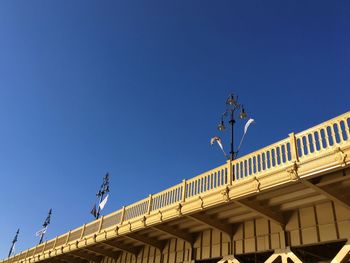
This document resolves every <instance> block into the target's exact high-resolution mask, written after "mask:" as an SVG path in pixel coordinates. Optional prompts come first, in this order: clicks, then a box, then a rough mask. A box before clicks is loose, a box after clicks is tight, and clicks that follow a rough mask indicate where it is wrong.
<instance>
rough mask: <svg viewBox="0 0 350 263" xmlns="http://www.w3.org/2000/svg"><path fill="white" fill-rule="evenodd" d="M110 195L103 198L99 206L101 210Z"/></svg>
mask: <svg viewBox="0 0 350 263" xmlns="http://www.w3.org/2000/svg"><path fill="white" fill-rule="evenodd" d="M108 196H109V195H106V197H105V198H104V199H103V200H102V202H101V203H100V204H99V207H100V209H101V210H102V209H103V208H104V207H105V205H106V203H107V201H108Z"/></svg>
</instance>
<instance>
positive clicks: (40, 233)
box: [35, 227, 47, 237]
mask: <svg viewBox="0 0 350 263" xmlns="http://www.w3.org/2000/svg"><path fill="white" fill-rule="evenodd" d="M46 230H47V227H44V228H43V229H40V230H39V231H38V232H36V233H35V236H37V237H39V236H42V235H43V234H45V233H46Z"/></svg>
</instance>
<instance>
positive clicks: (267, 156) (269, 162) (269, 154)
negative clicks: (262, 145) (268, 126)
mask: <svg viewBox="0 0 350 263" xmlns="http://www.w3.org/2000/svg"><path fill="white" fill-rule="evenodd" d="M266 160H267V168H268V169H270V168H271V153H270V151H269V150H267V151H266Z"/></svg>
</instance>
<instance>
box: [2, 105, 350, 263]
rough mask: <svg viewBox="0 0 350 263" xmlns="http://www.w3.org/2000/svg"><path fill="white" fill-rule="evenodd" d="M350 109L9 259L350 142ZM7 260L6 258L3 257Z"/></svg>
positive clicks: (37, 252) (21, 258)
mask: <svg viewBox="0 0 350 263" xmlns="http://www.w3.org/2000/svg"><path fill="white" fill-rule="evenodd" d="M349 126H350V112H347V113H345V114H343V115H340V116H338V117H336V118H334V119H331V120H329V121H326V122H324V123H322V124H320V125H317V126H315V127H313V128H310V129H308V130H305V131H303V132H300V133H297V134H294V133H291V134H290V135H289V137H288V138H286V139H284V140H281V141H279V142H277V143H274V144H272V145H269V146H267V147H265V148H262V149H260V150H258V151H255V152H253V153H250V154H248V155H246V156H243V157H241V158H238V159H236V160H234V161H233V162H227V163H226V164H223V165H221V166H219V167H217V168H215V169H213V170H210V171H207V172H205V173H203V174H200V175H198V176H196V177H194V178H191V179H189V180H183V182H182V183H180V184H177V185H175V186H173V187H171V188H169V189H166V190H164V191H162V192H159V193H157V194H153V195H150V196H149V197H148V198H145V199H143V200H141V201H139V202H137V203H134V204H131V205H129V206H126V207H123V208H122V209H121V210H118V211H116V212H114V213H112V214H109V215H107V216H104V217H102V218H100V219H98V220H95V221H93V222H91V223H89V224H86V225H84V226H83V227H80V228H77V229H75V230H72V231H70V232H69V233H66V234H64V235H61V236H58V237H56V238H55V239H52V240H49V241H47V242H46V243H44V244H41V245H38V246H37V247H35V248H31V249H28V250H26V251H23V252H21V253H20V254H17V255H15V256H13V257H11V258H10V260H11V263H12V262H15V261H19V260H24V259H26V258H29V257H31V256H34V255H37V254H40V253H42V252H46V251H50V250H52V249H55V248H57V247H60V246H62V245H65V244H67V243H70V242H74V241H77V240H79V239H82V238H85V237H89V236H91V235H93V234H96V233H98V232H100V231H101V230H104V229H107V228H110V227H112V226H116V225H120V224H123V222H124V221H126V220H132V219H134V218H137V217H140V216H144V215H147V214H150V213H151V212H152V211H155V210H159V209H163V208H165V207H168V206H171V205H174V204H178V203H181V202H185V201H186V199H189V198H192V197H195V196H198V195H200V194H202V193H205V192H207V191H211V190H213V189H217V188H220V187H224V186H226V185H227V184H232V183H233V181H236V180H240V179H242V178H244V177H247V176H255V175H259V174H262V173H264V172H266V171H269V170H272V169H276V168H280V167H283V166H287V165H290V164H292V163H293V162H295V161H298V160H303V159H305V158H308V157H310V158H312V157H314V156H316V155H317V154H319V153H322V152H324V151H327V150H328V149H331V148H334V147H339V146H341V145H342V144H344V143H349V141H350V139H349V138H350V129H349ZM3 261H4V260H3Z"/></svg>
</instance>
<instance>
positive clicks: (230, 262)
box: [217, 255, 240, 263]
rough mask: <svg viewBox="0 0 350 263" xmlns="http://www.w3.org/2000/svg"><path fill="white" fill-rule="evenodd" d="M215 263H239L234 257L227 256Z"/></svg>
mask: <svg viewBox="0 0 350 263" xmlns="http://www.w3.org/2000/svg"><path fill="white" fill-rule="evenodd" d="M217 263H240V262H239V261H238V259H237V258H235V256H234V255H228V256H225V257H223V258H222V259H221V260H219V261H218V262H217Z"/></svg>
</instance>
